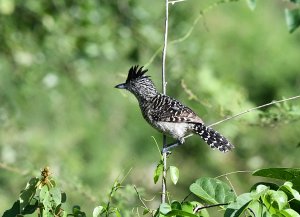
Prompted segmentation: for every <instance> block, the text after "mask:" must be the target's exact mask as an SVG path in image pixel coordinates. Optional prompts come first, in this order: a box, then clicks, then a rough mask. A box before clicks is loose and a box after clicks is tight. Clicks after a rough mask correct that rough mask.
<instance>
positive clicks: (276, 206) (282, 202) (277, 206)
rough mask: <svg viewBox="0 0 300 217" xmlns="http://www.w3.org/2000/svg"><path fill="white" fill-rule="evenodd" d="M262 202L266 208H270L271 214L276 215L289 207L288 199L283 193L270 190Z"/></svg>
mask: <svg viewBox="0 0 300 217" xmlns="http://www.w3.org/2000/svg"><path fill="white" fill-rule="evenodd" d="M262 200H263V202H264V204H265V206H266V207H268V208H270V212H271V213H272V214H275V213H276V212H277V211H280V210H282V209H284V208H286V207H287V206H288V197H287V195H286V194H285V193H284V192H283V191H280V190H278V191H274V190H269V191H268V192H267V193H266V194H265V195H264V196H263V197H262Z"/></svg>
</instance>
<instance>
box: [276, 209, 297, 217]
mask: <svg viewBox="0 0 300 217" xmlns="http://www.w3.org/2000/svg"><path fill="white" fill-rule="evenodd" d="M280 214H282V215H283V216H284V217H300V215H299V213H297V212H296V211H295V210H293V209H284V210H282V211H281V212H280Z"/></svg>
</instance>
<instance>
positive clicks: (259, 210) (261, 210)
mask: <svg viewBox="0 0 300 217" xmlns="http://www.w3.org/2000/svg"><path fill="white" fill-rule="evenodd" d="M247 208H248V209H250V210H251V213H253V214H254V215H253V216H257V217H260V216H263V217H271V214H270V213H269V212H268V210H267V208H266V206H265V205H264V204H262V202H261V201H260V200H254V201H252V202H250V204H249V205H248V207H247Z"/></svg>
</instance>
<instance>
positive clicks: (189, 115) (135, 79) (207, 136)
mask: <svg viewBox="0 0 300 217" xmlns="http://www.w3.org/2000/svg"><path fill="white" fill-rule="evenodd" d="M147 71H148V70H144V69H143V67H139V66H133V67H131V68H130V69H129V72H128V76H127V79H126V82H125V83H122V84H119V85H117V86H116V88H120V89H126V90H128V91H130V92H131V93H133V94H134V95H135V96H136V98H137V100H138V102H139V106H140V108H141V111H142V115H143V117H144V118H145V120H146V121H147V122H148V123H149V124H150V125H151V126H153V127H154V128H155V129H157V130H159V131H160V132H162V133H164V134H168V135H170V136H172V137H173V138H175V139H176V140H177V141H178V142H179V143H180V144H183V143H184V137H185V136H187V135H188V134H190V133H194V134H197V135H199V136H200V137H201V138H202V139H203V140H204V141H205V142H206V143H207V144H208V145H209V146H210V147H211V148H217V149H218V150H220V151H222V152H227V151H229V150H231V149H232V148H234V146H233V145H232V144H231V143H230V142H228V140H227V139H226V138H225V137H223V136H222V135H221V134H220V133H218V132H217V131H215V130H213V129H212V128H210V127H206V126H205V125H204V123H203V121H202V120H201V118H200V117H199V116H198V115H196V113H195V112H193V111H192V110H191V109H190V108H188V107H187V106H185V105H183V104H182V103H180V102H179V101H177V100H176V99H173V98H171V97H169V96H167V95H164V94H161V93H159V92H158V91H157V90H156V88H155V86H154V84H153V82H152V80H151V79H150V76H148V75H145V73H146V72H147ZM177 144H178V143H176V145H173V146H177ZM170 148H171V146H170ZM166 150H169V149H168V148H167V149H165V151H166Z"/></svg>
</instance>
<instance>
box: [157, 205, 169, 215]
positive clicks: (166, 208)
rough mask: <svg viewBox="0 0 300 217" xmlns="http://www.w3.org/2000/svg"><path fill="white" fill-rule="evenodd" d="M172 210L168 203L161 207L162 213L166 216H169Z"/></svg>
mask: <svg viewBox="0 0 300 217" xmlns="http://www.w3.org/2000/svg"><path fill="white" fill-rule="evenodd" d="M171 210H172V208H171V206H170V204H168V203H162V204H160V206H159V211H160V213H162V214H164V215H165V214H167V213H168V212H170V211H171Z"/></svg>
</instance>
